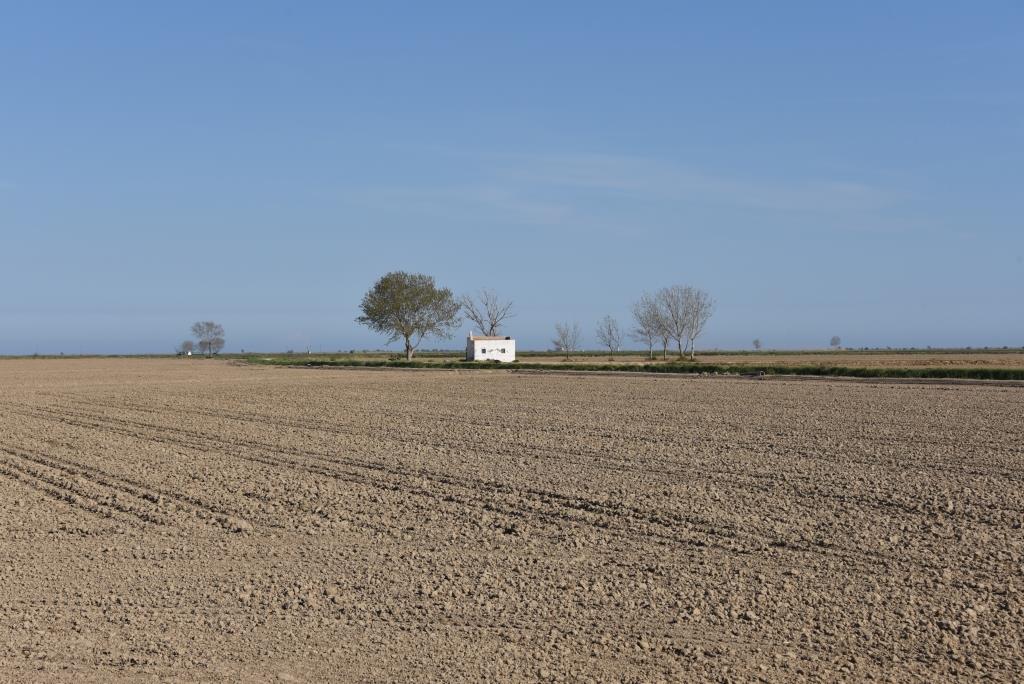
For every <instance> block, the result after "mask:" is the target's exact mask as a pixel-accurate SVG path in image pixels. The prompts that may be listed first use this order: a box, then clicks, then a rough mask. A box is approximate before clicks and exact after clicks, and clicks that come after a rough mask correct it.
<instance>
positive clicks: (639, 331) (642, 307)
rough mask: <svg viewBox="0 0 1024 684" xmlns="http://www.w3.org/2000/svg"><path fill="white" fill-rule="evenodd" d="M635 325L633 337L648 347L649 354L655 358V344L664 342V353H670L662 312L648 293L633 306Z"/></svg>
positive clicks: (655, 300)
mask: <svg viewBox="0 0 1024 684" xmlns="http://www.w3.org/2000/svg"><path fill="white" fill-rule="evenodd" d="M633 323H634V324H635V327H634V328H633V331H632V333H631V337H632V338H633V339H634V340H636V341H637V342H643V343H644V344H646V345H647V353H648V354H649V355H650V357H651V358H652V359H653V358H654V343H655V341H657V340H662V341H663V342H664V346H663V348H662V351H663V352H664V353H666V354H667V352H668V339H667V338H664V337H663V336H662V330H663V328H664V326H663V325H662V322H661V311H660V310H659V309H658V301H657V299H656V298H655V297H652V296H651V295H650V294H648V293H646V292H645V293H643V294H642V295H641V296H640V299H639V301H637V302H636V303H634V304H633Z"/></svg>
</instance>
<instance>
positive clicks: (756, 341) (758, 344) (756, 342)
mask: <svg viewBox="0 0 1024 684" xmlns="http://www.w3.org/2000/svg"><path fill="white" fill-rule="evenodd" d="M754 351H761V338H760V337H757V338H754Z"/></svg>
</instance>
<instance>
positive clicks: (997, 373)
mask: <svg viewBox="0 0 1024 684" xmlns="http://www.w3.org/2000/svg"><path fill="white" fill-rule="evenodd" d="M248 360H249V362H251V363H258V364H268V365H275V366H314V367H316V366H351V367H362V368H441V369H466V370H486V369H495V368H501V369H506V370H520V369H521V370H539V371H566V370H570V371H613V372H632V373H690V374H695V373H710V374H719V375H759V374H761V373H764V374H765V375H813V376H832V377H849V378H963V379H973V380H1024V368H850V367H846V366H758V365H724V364H722V365H719V364H709V363H675V364H665V363H658V364H612V363H568V362H567V363H559V364H553V363H522V362H517V363H515V364H512V365H509V364H498V363H496V362H474V361H404V360H399V361H396V360H383V359H382V360H375V359H308V360H305V361H302V360H299V359H295V358H281V357H249V358H248Z"/></svg>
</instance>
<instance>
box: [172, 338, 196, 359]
mask: <svg viewBox="0 0 1024 684" xmlns="http://www.w3.org/2000/svg"><path fill="white" fill-rule="evenodd" d="M195 348H196V345H195V344H194V343H193V342H192V340H185V341H184V342H182V343H181V344H179V345H178V349H177V350H176V351H177V352H178V355H179V356H187V355H189V354H191V353H192V350H194V349H195Z"/></svg>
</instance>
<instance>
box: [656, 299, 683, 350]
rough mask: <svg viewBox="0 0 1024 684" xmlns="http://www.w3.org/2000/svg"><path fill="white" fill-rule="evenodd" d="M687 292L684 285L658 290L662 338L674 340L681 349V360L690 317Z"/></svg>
mask: <svg viewBox="0 0 1024 684" xmlns="http://www.w3.org/2000/svg"><path fill="white" fill-rule="evenodd" d="M686 291H687V288H685V287H683V286H682V285H673V286H672V287H663V288H661V289H660V290H658V294H657V295H656V296H657V299H658V311H659V312H660V314H661V323H662V326H663V330H662V336H663V338H665V341H666V347H667V346H668V345H667V341H668V340H672V341H674V342H675V343H676V346H677V347H678V349H679V358H683V344H684V343H685V341H686V340H687V339H688V338H687V325H688V324H689V317H688V315H687V310H686Z"/></svg>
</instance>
